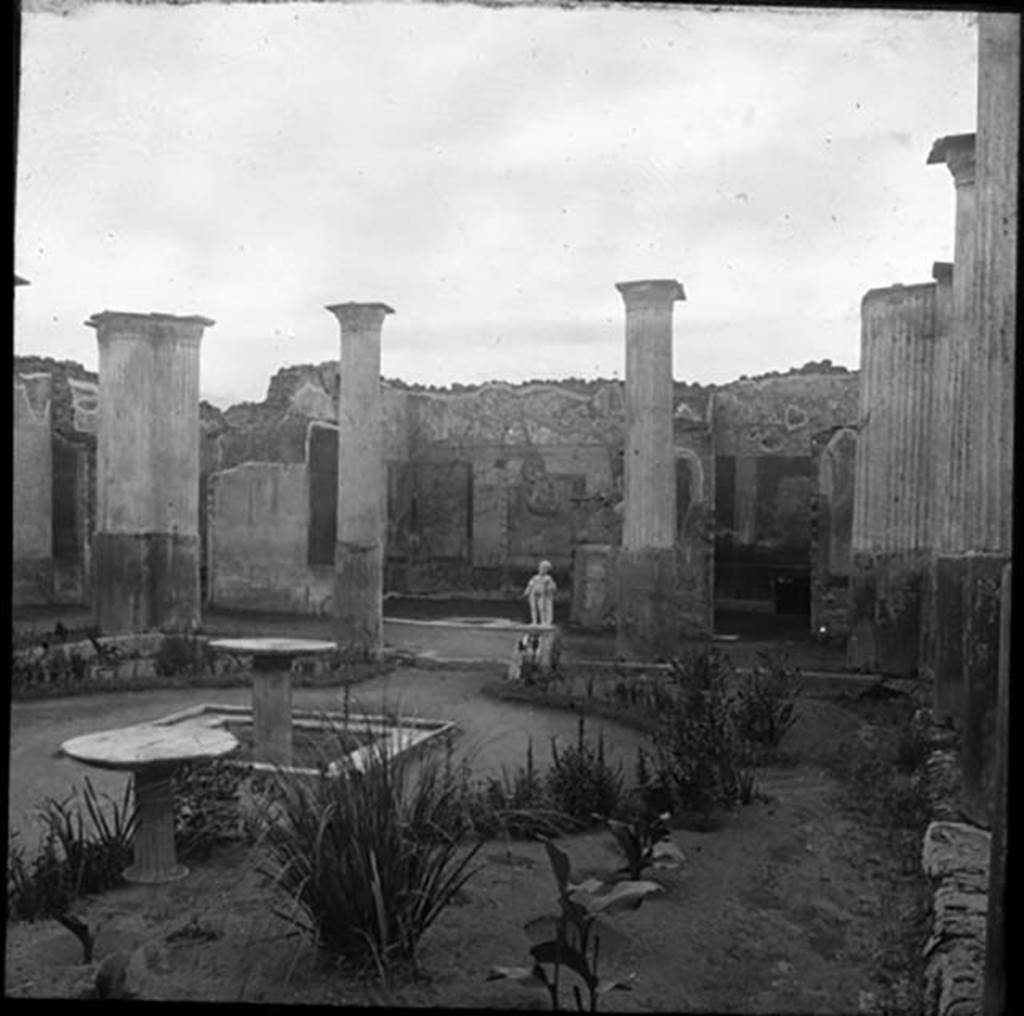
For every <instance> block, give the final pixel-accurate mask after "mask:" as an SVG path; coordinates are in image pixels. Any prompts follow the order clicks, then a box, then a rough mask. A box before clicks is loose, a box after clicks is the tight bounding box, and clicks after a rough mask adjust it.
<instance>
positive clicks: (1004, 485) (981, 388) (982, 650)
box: [961, 14, 1020, 826]
mask: <svg viewBox="0 0 1024 1016" xmlns="http://www.w3.org/2000/svg"><path fill="white" fill-rule="evenodd" d="M1019 116H1020V16H1019V15H1007V14H981V15H979V20H978V143H977V166H976V178H977V184H976V190H977V193H976V220H975V243H976V250H975V260H974V270H973V272H972V275H971V277H970V289H971V293H970V307H971V312H970V313H971V322H972V324H973V326H974V341H973V348H972V356H971V360H970V369H969V371H968V372H967V386H966V391H965V414H964V415H965V417H966V418H967V423H968V438H967V448H966V451H967V458H966V462H965V470H966V476H965V485H966V489H967V491H968V492H969V496H968V498H967V499H966V504H965V511H964V536H965V543H966V550H967V555H966V561H967V567H966V577H965V581H964V608H963V609H964V618H965V624H964V642H963V664H964V684H963V695H964V702H963V710H962V715H963V741H962V755H961V762H962V768H963V780H964V811H965V813H966V814H967V815H968V816H969V817H970V818H971V819H972V820H973V821H975V822H977V823H978V824H980V825H986V826H987V825H989V824H990V822H991V819H992V811H993V780H992V774H993V745H994V743H995V715H996V689H997V685H998V680H997V676H998V672H999V645H1000V630H999V618H1000V585H1001V580H1002V571H1003V566H1004V565H1005V564H1006V563H1008V561H1009V560H1010V556H1011V552H1012V549H1013V548H1012V543H1011V537H1012V524H1013V422H1014V420H1013V414H1014V382H1015V376H1014V375H1015V368H1016V357H1015V351H1016V311H1017V165H1018V156H1019Z"/></svg>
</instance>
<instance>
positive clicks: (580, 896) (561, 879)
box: [487, 839, 661, 1012]
mask: <svg viewBox="0 0 1024 1016" xmlns="http://www.w3.org/2000/svg"><path fill="white" fill-rule="evenodd" d="M544 846H545V848H546V849H547V853H548V860H549V861H550V862H551V870H552V872H553V873H554V876H555V883H556V885H557V886H558V907H559V912H558V913H557V914H555V915H551V916H547V915H546V916H542V917H538V918H534V919H533V920H532V921H528V922H527V923H526V925H525V926H524V927H525V930H526V934H527V937H528V938H529V940H530V942H531V943H532V945H531V946H530V957H531V961H532V962H531V964H530V965H529V966H520V967H507V966H499V967H492V968H491V970H490V972H489V973H488V975H487V980H489V981H496V980H503V979H507V980H512V981H517V982H519V983H521V984H524V985H527V986H538V987H543V988H544V989H545V990H546V991H547V993H548V996H549V997H550V999H551V1008H552V1009H553V1010H556V1011H557V1010H558V1009H559V1008H560V1006H561V992H562V989H563V988H565V987H566V985H567V983H568V984H571V988H572V997H573V999H574V1000H575V1003H576V1009H577V1011H579V1012H587V1011H589V1012H596V1011H597V1007H598V1003H599V1001H600V999H601V997H602V996H604V995H606V994H608V992H610V991H615V990H627V991H628V990H630V988H631V987H632V983H631V980H618V979H613V978H607V977H602V976H601V974H600V970H599V967H600V961H601V942H602V937H601V933H602V931H603V930H604V929H605V928H606V927H607V926H606V925H604V924H603V918H602V915H603V914H604V913H605V912H609V911H612V910H614V909H616V908H619V907H624V906H637V905H639V904H640V902H641V901H642V900H643V899H644V898H645V897H646V896H649V895H650V894H651V893H654V892H660V891H661V886H660V885H658V883H657V882H645V881H629V882H619V883H617V884H615V885H613V886H608V885H606V884H604V883H602V882H600V881H599V880H598V879H593V878H591V879H587V880H586V881H585V882H582V883H580V884H578V885H576V884H574V883H572V882H571V881H570V877H571V863H570V860H569V857H568V855H567V854H566V853H564V852H563V851H562V850H559V848H558V847H556V846H555V844H554V843H552V842H551V840H548V839H545V840H544ZM608 937H609V936H608V935H606V936H605V940H607V939H608ZM581 987H582V988H583V989H584V990H585V991H586V994H587V998H586V1002H584V997H583V992H582V991H581V990H580V989H581Z"/></svg>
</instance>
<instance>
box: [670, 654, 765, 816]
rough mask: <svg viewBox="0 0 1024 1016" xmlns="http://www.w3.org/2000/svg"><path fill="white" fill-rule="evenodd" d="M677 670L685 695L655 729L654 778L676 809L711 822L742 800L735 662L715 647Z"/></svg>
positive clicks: (683, 663) (742, 755)
mask: <svg viewBox="0 0 1024 1016" xmlns="http://www.w3.org/2000/svg"><path fill="white" fill-rule="evenodd" d="M673 667H674V670H675V672H676V677H677V680H679V682H680V685H681V688H682V690H683V694H682V695H681V696H680V699H679V701H677V702H676V704H675V708H673V709H671V710H668V711H666V712H665V713H663V714H662V715H661V716H660V717H659V719H658V724H657V726H656V728H655V730H654V734H653V738H652V740H653V746H654V756H655V760H656V762H655V765H656V772H657V777H656V778H657V782H658V783H659V784H660V785H661V786H663V787H664V788H665V789H666V790H668V791H669V792H670V794H671V795H672V798H673V799H674V802H675V804H676V806H678V807H679V808H681V809H683V810H687V811H694V812H697V813H698V814H700V815H701V816H702V817H703V818H704V819H705V820H707V819H708V818H709V817H710V815H711V813H712V811H713V810H714V809H715V808H716V807H724V806H728V805H731V804H733V803H735V802H736V801H737V800H738V799H739V796H740V779H739V770H740V767H741V763H742V762H743V761H744V756H745V749H744V745H743V741H742V738H741V737H740V735H739V732H738V730H737V724H736V715H735V706H734V702H733V700H732V698H731V696H730V695H729V691H728V682H729V678H730V675H731V664H730V663H729V661H728V657H725V656H724V655H723V654H720V653H719V652H718V651H717V650H714V649H711V650H708V651H706V652H704V653H700V654H697V655H696V656H694V657H691V658H690V659H689V660H688V661H684V662H679V661H674V663H673Z"/></svg>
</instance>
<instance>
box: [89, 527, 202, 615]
mask: <svg viewBox="0 0 1024 1016" xmlns="http://www.w3.org/2000/svg"><path fill="white" fill-rule="evenodd" d="M93 561H94V575H95V579H94V584H93V589H94V603H95V610H96V621H97V624H98V625H99V628H100V630H101V631H102V632H104V633H105V634H110V635H113V634H123V633H126V632H136V631H148V630H151V629H159V630H160V631H165V632H189V631H195V630H196V629H197V628H198V627H199V617H200V611H199V536H198V535H195V536H182V535H179V534H175V533H138V534H130V533H129V534H125V533H97V534H96V536H95V539H94V540H93Z"/></svg>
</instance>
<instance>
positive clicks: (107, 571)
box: [85, 311, 213, 633]
mask: <svg viewBox="0 0 1024 1016" xmlns="http://www.w3.org/2000/svg"><path fill="white" fill-rule="evenodd" d="M85 323H86V325H87V326H88V327H89V328H95V329H96V338H97V342H98V344H99V420H98V426H97V432H96V473H97V478H96V536H95V546H94V549H93V560H94V569H95V571H94V576H95V577H94V583H93V590H94V592H93V601H94V608H95V613H96V620H97V623H98V625H99V627H100V629H101V630H102V631H103V632H108V633H113V632H128V631H144V630H146V629H154V628H155V629H160V630H162V631H191V630H194V629H195V628H197V627H198V625H199V618H200V599H199V344H200V342H201V340H202V337H203V330H204V329H205V328H207V327H209V326H210V325H212V324H213V322H212V321H211V320H210V319H209V318H204V317H197V316H193V317H174V316H172V315H170V314H131V313H123V312H121V311H103V312H102V313H100V314H94V315H93V316H92V317H91V318H90V319H89V320H88V321H86V322H85Z"/></svg>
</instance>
